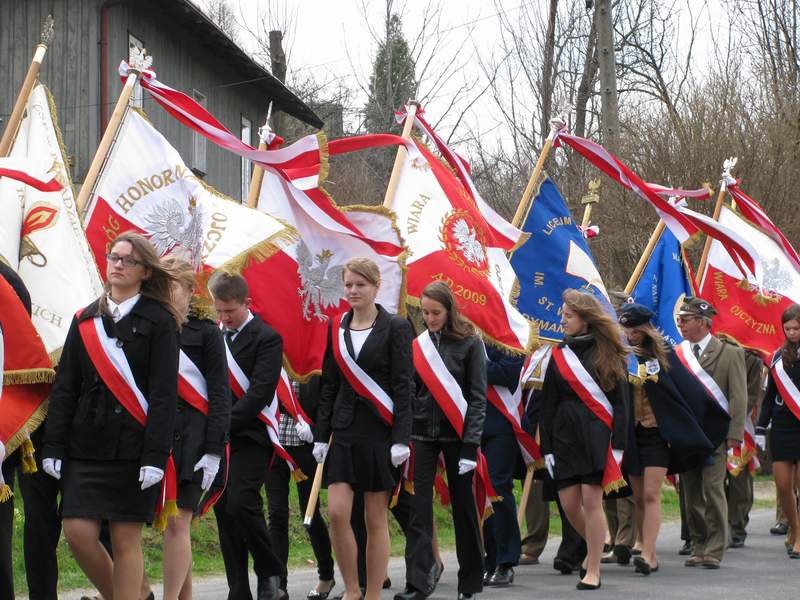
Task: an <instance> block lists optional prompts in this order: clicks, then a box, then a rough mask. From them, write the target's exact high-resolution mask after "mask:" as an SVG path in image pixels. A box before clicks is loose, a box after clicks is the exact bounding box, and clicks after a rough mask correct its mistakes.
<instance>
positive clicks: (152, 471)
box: [139, 467, 164, 490]
mask: <svg viewBox="0 0 800 600" xmlns="http://www.w3.org/2000/svg"><path fill="white" fill-rule="evenodd" d="M162 479H164V471H163V470H162V469H159V468H158V467H142V468H141V469H139V481H141V482H142V489H143V490H146V489H147V488H149V487H152V486H154V485H155V484H157V483H158V482H159V481H161V480H162Z"/></svg>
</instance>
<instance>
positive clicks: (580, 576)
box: [578, 567, 586, 579]
mask: <svg viewBox="0 0 800 600" xmlns="http://www.w3.org/2000/svg"><path fill="white" fill-rule="evenodd" d="M584 577H586V569H584V568H583V567H581V568H580V569H578V579H583V578H584Z"/></svg>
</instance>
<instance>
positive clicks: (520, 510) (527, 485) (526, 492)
mask: <svg viewBox="0 0 800 600" xmlns="http://www.w3.org/2000/svg"><path fill="white" fill-rule="evenodd" d="M535 470H536V469H535V467H534V466H533V465H530V466H529V467H528V471H527V472H526V473H525V482H524V483H523V484H522V495H521V496H520V497H519V506H518V507H517V523H518V524H519V527H520V530H521V529H522V524H523V523H524V521H525V508H526V507H527V506H528V499H529V498H530V496H531V489H532V488H533V472H534V471H535Z"/></svg>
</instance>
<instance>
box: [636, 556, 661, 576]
mask: <svg viewBox="0 0 800 600" xmlns="http://www.w3.org/2000/svg"><path fill="white" fill-rule="evenodd" d="M633 566H634V570H635V571H636V572H637V573H641V574H642V575H650V573H655V572H656V571H658V565H656V566H655V567H654V566H652V565H651V564H650V563H649V562H647V561H646V560H645V559H643V558H642V557H641V556H636V557H634V559H633Z"/></svg>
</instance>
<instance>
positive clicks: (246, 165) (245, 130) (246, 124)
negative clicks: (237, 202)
mask: <svg viewBox="0 0 800 600" xmlns="http://www.w3.org/2000/svg"><path fill="white" fill-rule="evenodd" d="M241 131H242V134H241V136H240V139H241V140H242V141H243V142H244V143H245V144H251V145H252V136H253V127H252V124H251V123H250V119H248V118H247V117H245V116H244V115H242V130H241ZM252 173H253V163H251V162H250V161H249V160H248V159H246V158H242V204H246V203H247V195H248V194H249V192H250V177H251V176H252Z"/></svg>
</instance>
